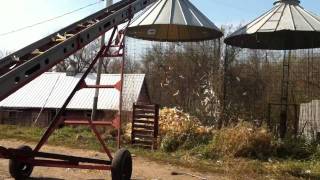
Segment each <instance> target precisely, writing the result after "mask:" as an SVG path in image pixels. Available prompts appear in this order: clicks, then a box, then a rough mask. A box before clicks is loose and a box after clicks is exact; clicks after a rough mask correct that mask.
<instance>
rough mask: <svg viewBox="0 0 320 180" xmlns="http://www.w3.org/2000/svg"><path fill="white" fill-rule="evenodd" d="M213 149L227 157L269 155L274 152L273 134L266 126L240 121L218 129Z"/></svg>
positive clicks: (261, 156)
mask: <svg viewBox="0 0 320 180" xmlns="http://www.w3.org/2000/svg"><path fill="white" fill-rule="evenodd" d="M211 149H212V151H215V152H216V153H218V154H219V155H222V156H226V157H256V158H263V157H268V156H269V155H270V154H271V153H272V152H271V151H270V150H271V149H272V135H271V134H270V133H268V131H267V130H266V129H264V128H255V127H254V126H252V125H251V124H249V123H240V124H238V125H236V126H235V127H231V128H225V129H222V130H221V131H218V132H217V133H216V135H215V137H214V139H213V142H212V143H211Z"/></svg>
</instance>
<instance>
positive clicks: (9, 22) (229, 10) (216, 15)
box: [0, 0, 320, 51]
mask: <svg viewBox="0 0 320 180" xmlns="http://www.w3.org/2000/svg"><path fill="white" fill-rule="evenodd" d="M100 1H101V0H9V1H8V0H7V1H5V0H2V2H1V5H0V22H1V28H0V50H2V51H13V50H17V49H20V48H22V47H24V46H26V45H28V44H30V43H32V42H34V41H36V40H38V39H41V38H42V37H44V36H46V35H48V34H51V33H53V32H55V31H57V30H58V29H61V28H63V27H65V26H67V25H69V24H71V23H73V22H75V21H77V20H79V19H82V18H84V17H86V16H88V15H90V14H92V13H94V12H96V11H98V10H100V9H101V8H103V7H104V3H105V2H100ZM114 1H117V0H114ZM190 1H191V2H192V3H193V4H194V5H195V6H197V7H198V8H199V9H200V10H201V11H202V12H203V13H204V14H205V15H207V16H208V18H209V19H211V21H213V22H214V23H215V24H216V25H218V26H221V25H223V24H235V25H238V24H239V23H242V24H243V23H245V22H248V21H250V20H253V19H254V18H256V17H258V16H259V15H261V13H263V12H265V11H267V10H268V9H270V8H271V7H272V3H273V2H274V1H273V0H190ZM301 1H302V6H303V7H305V9H308V10H309V11H312V12H314V13H316V14H320V4H319V3H320V1H319V0H301ZM95 2H100V3H98V4H96V5H94V6H91V7H89V8H86V9H83V10H81V11H78V12H76V13H73V14H71V15H67V16H64V17H63V18H59V19H57V20H54V21H51V22H48V23H45V24H42V25H39V26H35V27H33V28H29V29H27V30H24V31H20V32H17V33H12V34H9V35H1V34H3V33H6V32H10V31H12V30H15V29H19V28H21V27H24V26H28V25H31V24H34V23H37V22H40V21H43V20H46V19H50V18H52V17H55V16H59V15H61V14H64V13H66V12H69V11H72V10H75V9H77V8H80V7H83V6H86V5H88V4H91V3H95Z"/></svg>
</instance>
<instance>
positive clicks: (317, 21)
mask: <svg viewBox="0 0 320 180" xmlns="http://www.w3.org/2000/svg"><path fill="white" fill-rule="evenodd" d="M274 5H275V6H274V7H273V8H272V9H271V10H270V11H268V12H266V13H265V14H263V15H262V16H260V17H259V18H257V19H256V20H254V21H252V22H251V23H249V24H247V25H246V26H244V27H242V28H240V29H239V30H237V31H235V32H234V33H233V34H231V35H230V36H229V37H227V38H226V40H225V42H226V43H227V44H229V45H233V46H238V47H242V48H252V49H306V48H316V47H320V17H319V16H317V15H315V14H313V13H311V12H308V11H307V10H305V9H304V8H303V7H302V6H301V5H300V1H298V0H280V1H277V2H275V3H274Z"/></svg>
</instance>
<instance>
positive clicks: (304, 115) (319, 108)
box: [299, 100, 320, 140]
mask: <svg viewBox="0 0 320 180" xmlns="http://www.w3.org/2000/svg"><path fill="white" fill-rule="evenodd" d="M299 132H300V133H301V135H303V136H305V137H306V138H307V139H309V140H319V139H318V138H317V136H318V134H319V133H320V100H314V101H312V102H310V103H304V104H301V105H300V115H299Z"/></svg>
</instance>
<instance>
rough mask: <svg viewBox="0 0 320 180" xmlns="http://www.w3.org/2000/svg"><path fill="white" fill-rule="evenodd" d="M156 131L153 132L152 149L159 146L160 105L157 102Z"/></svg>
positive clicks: (155, 108) (155, 109)
mask: <svg viewBox="0 0 320 180" xmlns="http://www.w3.org/2000/svg"><path fill="white" fill-rule="evenodd" d="M154 111H155V112H154V113H155V114H154V132H153V145H152V149H156V148H157V146H158V134H159V105H158V104H155V107H154Z"/></svg>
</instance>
